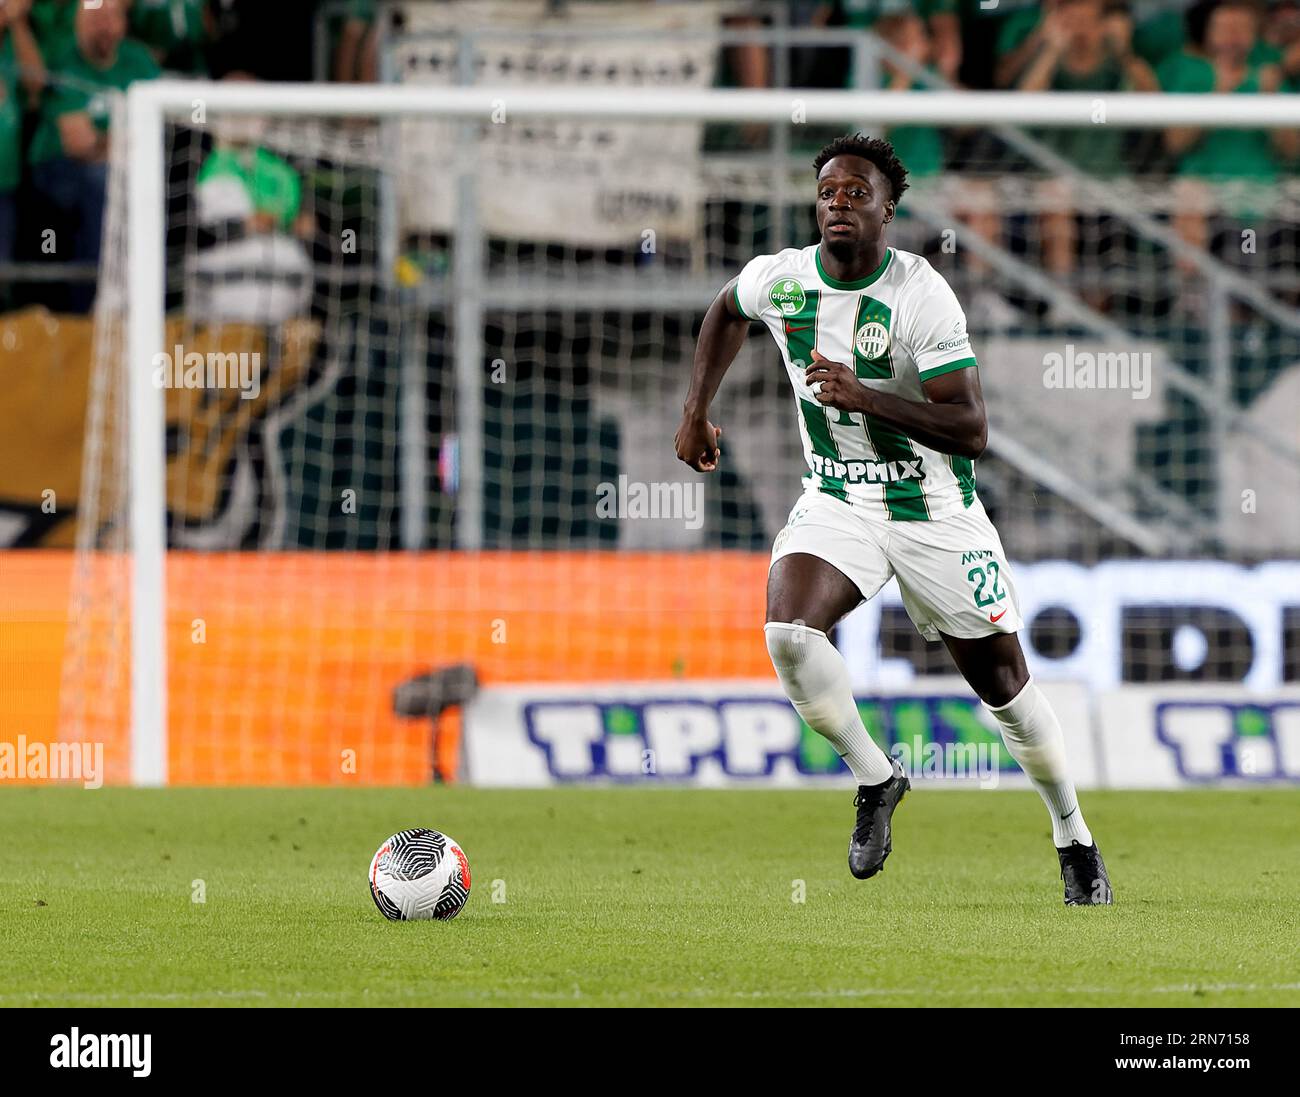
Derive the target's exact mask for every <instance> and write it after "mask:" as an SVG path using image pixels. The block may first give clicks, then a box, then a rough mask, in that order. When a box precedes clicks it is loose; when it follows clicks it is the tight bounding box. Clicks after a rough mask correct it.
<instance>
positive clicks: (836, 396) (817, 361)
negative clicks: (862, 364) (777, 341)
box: [804, 351, 871, 411]
mask: <svg viewBox="0 0 1300 1097" xmlns="http://www.w3.org/2000/svg"><path fill="white" fill-rule="evenodd" d="M812 356H813V364H812V365H811V366H809V367H808V369H807V370H806V371H805V373H804V380H805V381H806V382H807V383H808V387H809V388H810V389H812V394H813V397H814V398H815V399H816V400H817V402H818V403H821V404H826V405H827V406H828V407H832V408H838V409H839V410H840V411H866V410H867V408H866V400H867V394H868V393H869V392H870V391H871V390H870V389H868V388H867V386H866V385H864V384H863V383H862V382H861V381H859V380H858V375H857V374H856V373H854V372H853V371H852V370H851V369H849V367H848V366H846V365H844V363H842V362H832V361H831V360H830V359H829V358H823V357H822V356H821V355H820V354H818V353H817V352H816V351H813V355H812Z"/></svg>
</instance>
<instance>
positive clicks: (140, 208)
mask: <svg viewBox="0 0 1300 1097" xmlns="http://www.w3.org/2000/svg"><path fill="white" fill-rule="evenodd" d="M126 102H127V112H126V121H127V127H128V129H127V142H126V149H127V157H128V164H127V169H126V170H127V220H126V224H127V286H126V292H127V339H126V354H127V361H128V363H130V369H129V374H130V380H129V382H128V385H127V403H128V423H129V429H130V442H129V448H128V461H129V465H130V470H129V475H130V485H129V487H130V499H131V503H130V522H129V527H130V539H131V546H130V552H131V556H132V568H131V580H130V582H131V597H130V613H131V653H130V655H131V729H130V730H131V764H130V774H131V781H132V783H133V784H135V785H146V786H148V785H165V784H166V783H167V649H166V627H165V624H166V575H165V567H166V509H165V508H166V498H165V487H166V451H165V445H164V442H165V426H166V423H165V418H166V415H165V400H164V394H163V390H162V389H160V388H158V387H156V386H155V385H154V383H153V380H152V374H153V371H152V368H151V363H152V360H153V357H154V355H155V354H157V353H158V352H159V351H160V350H161V349H162V348H163V338H164V321H165V317H164V290H165V282H166V270H165V266H166V249H165V225H164V221H165V218H164V215H163V212H162V211H164V210H165V208H166V206H165V198H166V195H165V179H164V169H165V147H164V146H165V124H166V121H167V119H168V118H169V117H177V116H191V115H192V114H193V112H194V111H195V110H196V109H198V108H199V107H200V106H202V107H203V109H204V110H211V111H213V112H218V113H231V114H260V113H271V114H278V115H288V116H304V115H327V116H333V117H358V116H366V117H381V118H382V117H388V118H402V117H421V118H427V117H430V116H435V115H441V116H445V117H448V118H459V119H463V120H467V121H473V120H476V119H481V120H484V121H488V120H490V119H492V118H493V116H494V114H495V115H496V116H497V117H498V118H499V117H500V115H501V112H502V111H504V112H505V115H506V117H508V118H509V117H536V116H544V115H563V116H570V117H573V116H578V117H588V118H604V119H622V120H636V119H638V118H654V119H656V120H662V119H667V120H675V121H694V122H710V121H715V122H720V121H741V122H770V123H771V122H775V123H782V122H784V123H794V122H807V123H840V122H843V121H844V120H845V119H848V118H861V119H869V120H870V121H871V123H872V124H873V125H905V124H914V125H945V126H955V125H1026V126H1027V125H1051V124H1058V125H1068V126H1088V125H1094V124H1098V120H1097V114H1098V109H1099V107H1100V108H1102V109H1103V112H1104V113H1103V115H1102V117H1104V124H1108V125H1114V126H1120V127H1125V128H1146V129H1159V128H1164V127H1166V126H1214V127H1221V128H1234V127H1236V128H1282V127H1297V128H1300V96H1293V95H1257V96H1242V95H1219V94H1214V95H1182V94H1178V95H1166V94H1147V93H1131V92H1130V93H1122V94H1114V95H1106V96H1096V95H1090V94H1087V93H1053V92H1046V93H1019V92H965V91H959V92H953V91H934V92H918V93H914V94H906V95H900V94H897V93H885V92H851V91H808V92H799V91H797V90H782V91H731V90H709V89H702V90H691V91H658V92H646V91H639V90H607V89H600V90H599V91H595V90H593V89H589V88H582V87H564V88H560V87H554V86H544V87H526V86H514V87H449V88H430V87H417V86H410V85H395V84H382V85H380V84H377V85H369V86H357V85H355V84H349V85H330V84H278V85H267V84H223V83H211V82H201V81H182V80H155V81H142V82H138V83H135V84H133V85H132V86H131V87H130V89H129V90H128V92H127V96H126ZM461 193H462V194H464V193H465V188H462V189H461ZM704 304H706V302H701V306H703V305H704ZM457 348H458V349H457V353H456V385H457V399H458V405H457V406H458V408H459V409H460V412H459V415H460V416H461V417H462V418H463V421H462V422H460V423H458V429H459V431H460V437H461V447H460V458H461V474H460V475H461V480H460V488H461V495H462V499H468V500H469V503H470V507H471V508H472V506H473V505H474V501H475V499H476V498H477V495H478V492H479V491H480V489H481V485H482V469H481V448H480V447H479V446H478V445H477V444H476V439H478V438H479V437H480V429H481V428H480V424H479V423H477V422H475V419H476V418H477V417H478V410H477V409H478V408H479V404H480V397H479V385H478V380H479V379H478V376H477V367H476V365H475V361H476V359H475V357H474V351H473V346H472V340H471V339H463V338H462V339H458V340H457ZM469 547H473V546H472V545H470V546H469Z"/></svg>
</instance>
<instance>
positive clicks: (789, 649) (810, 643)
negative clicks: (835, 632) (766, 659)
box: [763, 621, 826, 674]
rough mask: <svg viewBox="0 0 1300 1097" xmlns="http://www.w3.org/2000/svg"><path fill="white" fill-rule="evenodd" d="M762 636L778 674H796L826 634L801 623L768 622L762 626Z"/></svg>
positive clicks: (824, 638) (823, 640)
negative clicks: (765, 640) (764, 638)
mask: <svg viewBox="0 0 1300 1097" xmlns="http://www.w3.org/2000/svg"><path fill="white" fill-rule="evenodd" d="M763 635H764V636H765V637H766V639H767V653H768V655H769V656H771V659H772V666H774V667H775V668H776V670H777V673H778V674H783V673H785V672H797V671H798V670H799V668H800V667H802V666H804V665H805V664H806V663H807V662H808V658H809V656H810V655H811V653H812V649H813V648H814V647H815V646H816V645H817V644H818V643H819V642H825V641H826V633H824V632H822V631H821V630H820V629H815V628H809V627H808V626H807V625H805V624H803V623H802V622H801V621H769V622H768V623H767V624H766V625H764V626H763Z"/></svg>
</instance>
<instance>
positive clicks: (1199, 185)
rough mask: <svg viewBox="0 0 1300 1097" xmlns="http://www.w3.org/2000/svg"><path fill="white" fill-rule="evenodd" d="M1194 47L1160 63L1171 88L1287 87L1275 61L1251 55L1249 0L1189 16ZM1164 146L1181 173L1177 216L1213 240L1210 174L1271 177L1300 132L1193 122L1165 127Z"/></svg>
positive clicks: (1183, 232) (1204, 239) (1190, 231)
mask: <svg viewBox="0 0 1300 1097" xmlns="http://www.w3.org/2000/svg"><path fill="white" fill-rule="evenodd" d="M1188 30H1189V38H1190V48H1189V49H1187V50H1185V51H1184V52H1183V53H1180V54H1178V55H1176V56H1174V57H1171V58H1169V60H1167V61H1166V62H1165V63H1164V64H1163V65H1162V66H1161V67H1160V73H1159V75H1160V84H1161V87H1163V88H1164V90H1165V91H1171V92H1200V93H1205V92H1217V93H1220V94H1229V93H1231V94H1235V95H1258V94H1261V93H1265V94H1267V93H1271V92H1276V91H1279V90H1280V89H1281V85H1282V73H1281V70H1280V69H1279V68H1278V67H1277V66H1276V65H1259V64H1257V63H1255V62H1253V61H1252V60H1251V56H1252V53H1253V51H1254V50H1255V47H1256V45H1257V43H1258V38H1259V12H1258V9H1257V8H1256V6H1255V5H1254V4H1253V3H1250V2H1249V0H1220V2H1219V3H1217V4H1215V5H1214V7H1213V8H1212V9H1211V10H1210V11H1209V12H1208V17H1207V18H1206V19H1205V20H1204V22H1203V23H1201V22H1199V21H1189V26H1188ZM1165 147H1166V148H1167V149H1168V151H1169V153H1170V155H1171V156H1173V157H1174V158H1175V161H1176V164H1177V167H1176V169H1175V170H1176V171H1177V173H1178V174H1179V175H1180V176H1182V177H1183V178H1182V179H1180V180H1179V182H1178V185H1177V187H1176V188H1175V194H1174V197H1175V208H1176V209H1177V211H1178V212H1177V213H1176V214H1175V215H1174V219H1173V224H1174V229H1175V231H1177V232H1178V234H1179V235H1180V236H1181V237H1182V238H1183V239H1184V240H1186V241H1187V242H1188V243H1191V244H1195V245H1196V246H1197V247H1200V248H1204V247H1206V245H1207V244H1208V242H1209V240H1208V237H1209V230H1208V222H1207V215H1208V213H1209V211H1210V207H1211V204H1212V203H1211V196H1210V192H1209V188H1208V187H1206V186H1205V181H1219V182H1222V181H1225V180H1234V179H1237V180H1241V179H1246V180H1253V181H1256V182H1258V183H1269V182H1272V181H1273V180H1274V179H1275V178H1276V177H1277V174H1278V172H1279V170H1280V169H1281V168H1282V167H1283V166H1284V165H1285V163H1286V162H1287V161H1288V160H1293V159H1295V157H1296V156H1297V154H1300V134H1297V133H1296V132H1295V131H1294V130H1288V129H1272V130H1263V129H1254V130H1251V129H1215V130H1210V131H1206V130H1204V129H1201V128H1198V127H1195V126H1179V127H1173V128H1170V129H1168V130H1166V131H1165Z"/></svg>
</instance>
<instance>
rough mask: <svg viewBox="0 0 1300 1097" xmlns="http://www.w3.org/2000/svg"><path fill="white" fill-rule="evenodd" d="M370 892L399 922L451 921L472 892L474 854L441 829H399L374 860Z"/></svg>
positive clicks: (386, 913)
mask: <svg viewBox="0 0 1300 1097" xmlns="http://www.w3.org/2000/svg"><path fill="white" fill-rule="evenodd" d="M370 896H371V898H373V899H374V901H375V906H377V907H378V908H379V913H380V914H382V915H383V916H384V917H385V918H388V919H390V920H391V921H394V922H414V921H419V920H421V919H425V918H437V919H439V920H440V921H443V922H446V921H449V920H450V919H452V918H455V917H456V915H457V914H459V913H460V911H461V907H463V906H464V905H465V900H466V899H468V898H469V859H468V858H467V857H466V856H465V851H464V850H463V849H461V848H460V846H459V845H457V844H456V841H455V840H454V839H452V838H448V837H447V835H445V834H440V833H439V832H438V831H436V830H425V829H423V828H419V829H416V830H403V831H399V832H398V833H396V834H394V835H393V836H392V837H391V838H389V839H388V841H386V842H385V843H384V844H383V845H382V846H380V847H379V849H378V851H377V852H376V853H375V856H374V859H373V860H372V861H371V862H370Z"/></svg>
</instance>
